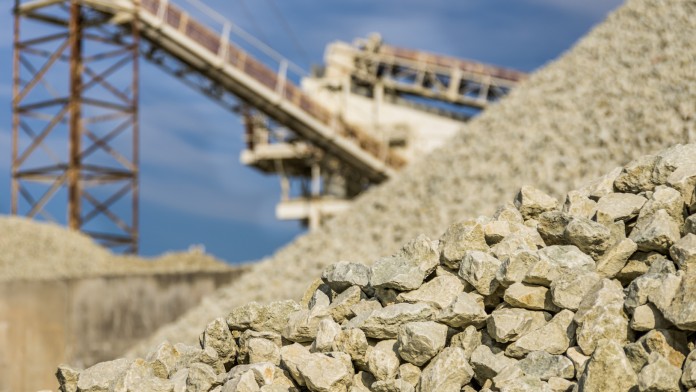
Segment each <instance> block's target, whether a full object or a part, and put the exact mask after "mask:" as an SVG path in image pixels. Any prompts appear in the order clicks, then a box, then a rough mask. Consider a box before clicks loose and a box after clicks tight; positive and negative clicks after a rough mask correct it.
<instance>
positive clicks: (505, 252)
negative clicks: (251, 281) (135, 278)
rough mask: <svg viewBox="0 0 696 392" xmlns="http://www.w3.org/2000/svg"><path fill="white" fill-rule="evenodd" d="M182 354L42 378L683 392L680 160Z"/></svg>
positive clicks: (685, 291) (216, 386)
mask: <svg viewBox="0 0 696 392" xmlns="http://www.w3.org/2000/svg"><path fill="white" fill-rule="evenodd" d="M202 330H203V331H202V333H201V334H200V340H199V345H196V346H189V345H186V344H182V343H177V344H175V345H172V344H170V343H169V342H164V343H162V344H161V345H160V346H159V347H157V348H156V349H155V350H153V351H151V352H150V353H149V354H148V355H147V356H146V357H145V359H118V360H115V361H111V362H104V363H101V364H97V365H95V366H93V367H91V368H88V369H86V370H83V371H77V370H74V369H72V368H69V367H67V366H61V367H60V368H59V370H58V378H59V381H60V382H61V387H62V390H64V391H65V390H69V391H78V392H79V391H107V390H108V391H111V390H119V391H135V390H137V391H141V392H154V391H215V392H242V391H311V392H348V391H351V392H360V391H366V392H369V391H372V392H387V391H392V392H415V391H421V392H430V391H438V392H459V391H491V392H492V391H500V392H505V391H548V392H552V391H553V392H555V391H559V392H560V391H573V390H576V391H675V392H678V391H680V390H686V389H689V388H695V387H696V144H690V145H676V146H674V147H672V148H670V149H667V150H665V151H663V152H661V153H659V154H658V155H651V156H645V157H642V158H640V159H638V160H635V161H633V162H631V163H629V164H628V165H626V166H625V167H623V168H620V169H619V170H615V171H612V172H611V173H609V174H607V175H605V176H603V177H601V178H599V179H598V180H596V181H594V182H593V183H591V184H590V185H588V186H586V187H583V188H581V189H579V190H577V191H572V192H570V193H568V194H567V195H566V197H565V198H564V199H563V202H562V203H559V202H558V201H557V200H556V199H555V198H553V197H552V196H549V195H547V194H545V193H544V192H542V191H541V190H539V189H536V188H532V187H522V188H521V190H520V191H519V192H518V193H517V196H516V197H515V199H514V203H513V202H509V203H506V204H504V205H503V206H502V207H500V208H499V209H498V210H497V211H496V212H495V214H494V215H493V217H492V218H488V217H479V218H477V219H469V220H464V221H460V222H457V223H455V224H453V225H451V226H450V227H449V228H447V230H446V231H445V233H444V234H443V235H442V236H441V237H440V239H439V240H436V241H432V240H431V239H429V238H428V237H426V236H425V235H420V236H418V237H416V238H415V239H412V240H411V241H409V242H407V243H406V244H405V245H404V246H403V247H402V248H401V249H400V250H398V251H397V252H396V253H394V254H392V255H391V256H388V257H382V258H378V259H377V260H375V262H374V263H373V264H372V266H367V265H365V264H362V263H359V262H355V261H340V262H338V263H336V264H332V265H329V266H328V267H327V268H325V269H324V270H323V272H322V273H321V279H317V280H316V281H315V282H314V283H313V284H311V285H310V287H309V289H307V290H306V292H305V295H304V296H303V297H302V300H301V301H300V302H295V301H293V300H285V301H277V302H272V303H270V304H268V305H262V304H259V303H257V302H251V303H248V304H245V305H242V306H240V307H237V308H235V309H233V310H232V312H230V313H229V314H228V315H227V317H225V318H223V317H220V318H217V319H215V320H213V321H212V322H210V323H209V324H208V325H207V326H206V327H205V328H202Z"/></svg>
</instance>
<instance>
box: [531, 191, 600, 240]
mask: <svg viewBox="0 0 696 392" xmlns="http://www.w3.org/2000/svg"><path fill="white" fill-rule="evenodd" d="M587 200H589V199H587ZM590 201H591V200H590ZM592 203H594V202H592ZM572 219H573V216H572V215H570V214H567V213H565V212H561V211H558V210H552V211H546V212H544V213H543V214H541V215H539V225H537V231H538V232H539V235H541V238H542V239H543V240H544V243H545V244H546V245H568V241H567V240H566V236H565V230H566V227H567V226H568V223H570V221H571V220H572Z"/></svg>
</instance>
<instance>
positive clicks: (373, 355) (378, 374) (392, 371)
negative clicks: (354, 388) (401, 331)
mask: <svg viewBox="0 0 696 392" xmlns="http://www.w3.org/2000/svg"><path fill="white" fill-rule="evenodd" d="M397 347H398V343H397V341H396V340H395V339H388V340H381V341H379V342H377V344H376V345H375V346H374V347H373V348H372V350H370V351H369V352H368V353H367V369H368V370H369V371H370V373H372V375H373V376H375V379H377V380H391V379H394V378H396V374H397V372H398V371H399V365H400V361H399V356H398V353H397Z"/></svg>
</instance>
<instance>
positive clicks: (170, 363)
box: [145, 341, 181, 377]
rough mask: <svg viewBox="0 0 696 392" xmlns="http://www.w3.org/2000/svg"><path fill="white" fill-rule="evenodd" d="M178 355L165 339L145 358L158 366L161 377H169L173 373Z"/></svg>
mask: <svg viewBox="0 0 696 392" xmlns="http://www.w3.org/2000/svg"><path fill="white" fill-rule="evenodd" d="M180 355H181V354H180V353H179V351H178V350H177V349H176V348H175V347H174V346H172V344H171V343H169V342H167V341H165V342H162V343H160V345H159V346H157V348H156V349H155V350H154V351H152V352H150V353H149V354H148V355H147V357H146V358H145V359H146V360H148V361H150V363H152V366H153V367H156V368H160V369H161V372H162V376H163V377H169V376H171V375H172V374H173V373H174V371H175V368H176V364H177V362H178V361H179V357H180Z"/></svg>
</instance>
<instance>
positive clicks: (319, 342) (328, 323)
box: [310, 318, 341, 353]
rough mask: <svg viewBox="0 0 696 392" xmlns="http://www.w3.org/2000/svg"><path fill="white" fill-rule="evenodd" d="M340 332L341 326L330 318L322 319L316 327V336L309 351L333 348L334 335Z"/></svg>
mask: <svg viewBox="0 0 696 392" xmlns="http://www.w3.org/2000/svg"><path fill="white" fill-rule="evenodd" d="M339 332H341V326H340V325H338V323H336V322H335V321H333V320H332V319H330V318H325V319H322V320H321V321H320V322H319V327H318V328H317V337H316V338H315V339H314V342H312V347H311V349H310V351H311V352H321V353H326V352H329V351H331V350H332V349H333V343H334V340H335V339H336V335H338V334H339Z"/></svg>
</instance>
